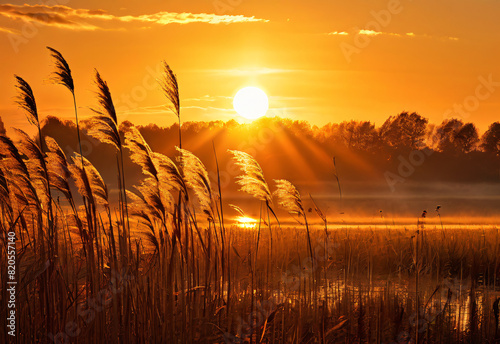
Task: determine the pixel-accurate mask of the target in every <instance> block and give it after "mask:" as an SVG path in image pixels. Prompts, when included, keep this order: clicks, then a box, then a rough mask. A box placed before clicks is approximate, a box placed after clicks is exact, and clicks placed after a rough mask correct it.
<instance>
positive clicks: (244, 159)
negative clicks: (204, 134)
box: [228, 150, 272, 204]
mask: <svg viewBox="0 0 500 344" xmlns="http://www.w3.org/2000/svg"><path fill="white" fill-rule="evenodd" d="M228 152H229V153H231V154H232V155H233V161H234V163H235V164H236V165H237V166H238V167H239V168H240V169H241V171H242V172H243V175H241V176H238V177H237V180H236V183H237V184H238V185H240V186H241V188H240V191H244V192H246V193H248V194H250V195H252V196H253V197H255V198H257V199H259V200H261V201H265V202H266V203H268V204H270V203H272V196H271V192H270V191H269V186H268V185H267V182H266V179H265V178H264V172H262V169H261V167H260V165H259V163H258V162H257V161H256V160H255V159H254V158H253V157H252V156H251V155H250V154H248V153H245V152H241V151H237V150H228Z"/></svg>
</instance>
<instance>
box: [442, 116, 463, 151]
mask: <svg viewBox="0 0 500 344" xmlns="http://www.w3.org/2000/svg"><path fill="white" fill-rule="evenodd" d="M463 125H464V122H462V121H461V120H459V119H456V118H451V119H445V120H444V121H443V122H442V123H441V124H440V125H439V126H438V127H437V128H436V133H435V137H436V142H437V149H438V150H439V151H441V152H450V151H455V150H456V144H455V136H456V134H457V132H458V131H459V130H460V129H461V128H462V127H463Z"/></svg>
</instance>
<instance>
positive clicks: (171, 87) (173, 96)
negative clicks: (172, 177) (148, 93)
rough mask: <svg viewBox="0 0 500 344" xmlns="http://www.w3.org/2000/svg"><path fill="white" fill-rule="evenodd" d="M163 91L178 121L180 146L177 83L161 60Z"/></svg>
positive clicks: (179, 112)
mask: <svg viewBox="0 0 500 344" xmlns="http://www.w3.org/2000/svg"><path fill="white" fill-rule="evenodd" d="M160 85H161V88H162V90H163V93H164V94H165V96H166V97H167V100H168V101H169V102H170V106H169V109H170V111H172V112H173V113H174V114H175V115H176V116H177V119H178V121H179V147H180V148H182V138H181V102H180V98H179V84H178V83H177V76H176V75H175V73H174V72H173V71H172V69H171V68H170V66H169V65H168V63H167V62H165V61H163V79H162V80H161V81H160Z"/></svg>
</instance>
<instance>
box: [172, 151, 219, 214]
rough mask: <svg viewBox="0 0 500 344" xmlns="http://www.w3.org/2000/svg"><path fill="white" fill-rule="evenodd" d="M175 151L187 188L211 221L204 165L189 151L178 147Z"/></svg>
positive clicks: (210, 200)
mask: <svg viewBox="0 0 500 344" xmlns="http://www.w3.org/2000/svg"><path fill="white" fill-rule="evenodd" d="M176 149H177V151H178V152H179V153H180V157H179V160H180V166H181V169H182V175H183V176H184V180H185V182H186V184H187V186H189V187H190V188H191V189H192V190H193V191H194V193H195V195H196V198H197V199H198V202H199V203H200V207H201V209H202V210H203V211H204V212H205V213H207V214H208V215H209V216H210V217H211V218H212V220H213V219H214V211H213V205H212V200H213V198H212V187H211V185H210V178H209V177H208V172H207V169H206V168H205V165H203V163H202V162H201V160H200V159H199V158H198V157H197V156H195V155H194V154H193V153H191V152H190V151H188V150H185V149H182V148H179V147H176Z"/></svg>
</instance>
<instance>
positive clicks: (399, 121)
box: [379, 112, 428, 149]
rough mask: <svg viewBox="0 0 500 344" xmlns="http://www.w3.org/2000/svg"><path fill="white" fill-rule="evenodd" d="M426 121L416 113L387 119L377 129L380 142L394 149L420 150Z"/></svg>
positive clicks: (402, 114) (405, 113) (422, 145)
mask: <svg viewBox="0 0 500 344" xmlns="http://www.w3.org/2000/svg"><path fill="white" fill-rule="evenodd" d="M427 123H428V120H427V119H426V118H424V117H422V116H420V115H419V114H418V113H416V112H412V113H408V112H402V113H400V114H399V115H397V116H395V117H394V116H391V117H389V118H388V119H387V120H386V121H385V122H384V124H382V126H381V127H380V129H379V135H380V138H381V140H382V141H384V142H385V143H386V144H387V145H389V146H390V147H394V148H403V147H408V148H411V149H421V148H423V147H424V143H423V141H424V137H425V133H426V128H427Z"/></svg>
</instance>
